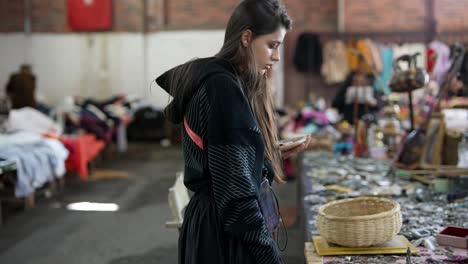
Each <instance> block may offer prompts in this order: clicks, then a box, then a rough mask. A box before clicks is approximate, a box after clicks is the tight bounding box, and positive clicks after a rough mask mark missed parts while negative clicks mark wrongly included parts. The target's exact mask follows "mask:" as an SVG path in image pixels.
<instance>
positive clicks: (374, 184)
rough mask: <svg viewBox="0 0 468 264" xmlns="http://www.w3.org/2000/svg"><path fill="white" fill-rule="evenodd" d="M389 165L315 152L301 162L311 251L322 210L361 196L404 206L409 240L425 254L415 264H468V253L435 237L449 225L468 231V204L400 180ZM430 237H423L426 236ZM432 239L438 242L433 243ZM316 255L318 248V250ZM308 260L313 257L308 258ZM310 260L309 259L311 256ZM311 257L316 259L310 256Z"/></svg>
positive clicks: (371, 258)
mask: <svg viewBox="0 0 468 264" xmlns="http://www.w3.org/2000/svg"><path fill="white" fill-rule="evenodd" d="M389 165H390V164H389V162H387V161H379V160H371V159H363V158H355V157H353V156H341V155H334V154H333V153H330V152H309V153H305V154H303V155H302V156H301V158H300V164H299V170H300V181H299V184H300V186H299V187H300V191H299V195H300V198H301V200H302V201H301V204H302V210H303V214H304V217H303V223H302V224H303V226H304V229H305V230H304V232H305V234H304V239H305V241H304V242H306V250H307V247H309V248H310V247H313V246H312V244H311V243H310V242H312V238H313V237H314V236H319V233H318V232H317V230H316V226H315V223H316V217H317V214H318V210H319V207H320V206H321V205H324V204H326V203H327V202H330V201H333V200H337V199H343V198H354V197H359V196H378V197H385V198H389V199H393V200H396V201H397V202H398V203H399V204H400V207H401V214H402V218H403V225H402V228H401V231H400V233H399V235H403V236H404V237H406V238H407V239H408V240H409V241H411V242H412V243H413V245H415V246H416V247H417V249H418V250H419V253H418V254H413V255H411V256H410V258H409V261H410V263H468V252H467V250H466V249H461V248H455V247H449V246H439V245H437V242H436V241H435V236H436V234H437V233H439V232H440V231H441V230H442V229H443V228H444V227H446V226H459V227H465V228H467V227H468V199H467V198H464V199H458V200H457V199H454V200H455V202H453V203H449V202H448V201H447V199H448V198H449V196H448V195H447V194H441V193H436V192H434V190H433V188H431V187H428V186H426V185H423V184H421V183H418V182H411V181H410V180H409V179H407V178H404V177H401V176H396V174H397V173H395V172H394V171H393V170H390V166H389ZM424 232H425V233H426V234H421V233H424ZM431 237H432V238H431ZM312 251H313V249H312ZM306 255H307V254H306ZM306 257H307V256H306ZM309 257H310V256H309ZM313 258H314V259H315V261H317V259H319V260H320V261H319V262H315V261H308V262H307V263H408V262H407V261H408V260H407V256H406V255H405V254H403V255H348V256H346V255H342V256H323V257H319V256H318V255H314V256H313Z"/></svg>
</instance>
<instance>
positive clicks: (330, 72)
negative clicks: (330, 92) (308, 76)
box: [321, 40, 349, 84]
mask: <svg viewBox="0 0 468 264" xmlns="http://www.w3.org/2000/svg"><path fill="white" fill-rule="evenodd" d="M321 73H322V76H323V78H324V79H325V82H326V83H328V84H334V83H340V82H343V81H344V80H345V79H346V76H348V73H349V68H348V60H347V57H346V47H345V45H344V43H343V41H341V40H333V41H329V42H327V43H326V44H325V46H324V48H323V64H322V69H321Z"/></svg>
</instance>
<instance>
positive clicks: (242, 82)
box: [156, 0, 310, 264]
mask: <svg viewBox="0 0 468 264" xmlns="http://www.w3.org/2000/svg"><path fill="white" fill-rule="evenodd" d="M290 29H291V19H290V18H289V17H288V15H287V13H286V9H285V7H284V6H283V5H281V4H280V3H279V2H278V0H244V1H242V2H241V3H240V4H239V5H238V6H237V7H236V9H235V10H234V12H233V14H232V16H231V18H230V20H229V22H228V25H227V27H226V32H225V39H224V44H223V47H222V48H221V50H220V52H219V53H218V54H216V55H215V56H214V57H212V58H204V59H197V60H194V61H190V62H188V63H185V64H183V65H181V66H178V67H176V68H174V69H172V70H170V71H168V72H166V73H164V74H163V75H161V76H160V77H158V78H157V80H156V81H157V83H158V84H159V85H160V86H161V87H163V88H164V89H165V90H166V91H168V92H169V93H170V94H171V95H172V96H173V97H174V99H173V101H172V102H171V103H170V104H169V106H168V107H167V108H166V109H165V113H166V116H167V117H168V119H169V120H170V121H172V122H173V123H176V124H179V123H182V136H183V153H184V160H185V174H184V183H185V185H186V186H187V187H188V188H189V189H190V190H192V191H193V192H194V195H193V197H192V198H191V200H190V203H189V205H188V206H187V208H186V211H185V214H184V223H183V226H182V229H181V233H180V238H179V263H203V264H205V263H243V264H245V263H269V264H272V263H282V260H281V256H280V252H279V250H278V248H277V245H276V244H275V242H274V240H273V239H272V235H271V234H270V232H269V231H268V230H267V228H266V224H265V219H264V217H263V216H262V214H261V211H260V207H259V203H258V190H259V184H260V181H261V180H262V178H263V177H266V178H268V179H269V180H270V182H271V181H272V180H273V179H275V180H276V181H277V182H282V171H281V166H280V164H281V160H280V158H281V157H280V153H278V151H277V150H276V149H275V143H276V141H277V135H276V127H275V124H274V120H273V104H272V102H273V101H272V92H271V90H270V87H269V85H268V82H267V77H268V75H269V73H270V70H271V67H272V66H273V65H274V64H275V63H276V62H278V61H279V59H280V58H279V45H280V44H281V43H282V42H283V39H284V36H285V34H286V32H287V31H288V30H290ZM309 140H310V139H309V138H308V140H307V141H306V142H305V143H304V144H302V145H301V146H299V147H297V148H295V149H293V150H291V151H290V152H288V153H283V157H287V156H290V155H292V154H294V153H297V152H299V151H303V150H304V149H305V148H306V147H307V144H308V143H309Z"/></svg>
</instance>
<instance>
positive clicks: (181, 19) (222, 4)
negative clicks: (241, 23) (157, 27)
mask: <svg viewBox="0 0 468 264" xmlns="http://www.w3.org/2000/svg"><path fill="white" fill-rule="evenodd" d="M166 3H167V4H168V7H167V10H168V14H167V16H168V18H167V22H168V24H167V27H168V28H169V29H191V28H198V29H200V28H203V29H211V28H224V27H225V25H226V23H227V21H228V19H229V15H230V14H231V12H232V10H233V9H234V7H235V6H236V5H237V4H238V3H239V0H223V1H220V0H191V1H187V0H169V1H166Z"/></svg>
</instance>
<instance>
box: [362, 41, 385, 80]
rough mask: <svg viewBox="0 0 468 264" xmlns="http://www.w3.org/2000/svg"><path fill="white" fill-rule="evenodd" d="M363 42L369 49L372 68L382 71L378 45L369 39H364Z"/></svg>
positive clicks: (378, 71)
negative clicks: (372, 63)
mask: <svg viewBox="0 0 468 264" xmlns="http://www.w3.org/2000/svg"><path fill="white" fill-rule="evenodd" d="M365 42H366V44H367V46H368V47H369V50H370V53H371V56H372V61H373V62H374V65H373V67H374V70H375V71H376V72H377V73H380V72H382V68H383V65H382V58H381V56H380V51H379V47H378V46H377V44H376V43H375V42H374V41H372V40H371V39H365Z"/></svg>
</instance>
